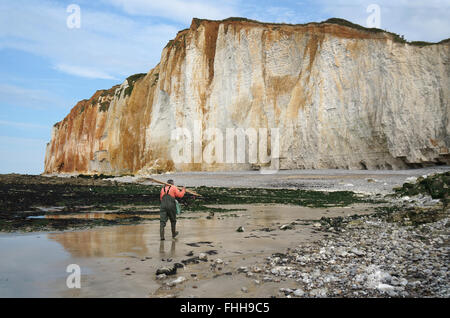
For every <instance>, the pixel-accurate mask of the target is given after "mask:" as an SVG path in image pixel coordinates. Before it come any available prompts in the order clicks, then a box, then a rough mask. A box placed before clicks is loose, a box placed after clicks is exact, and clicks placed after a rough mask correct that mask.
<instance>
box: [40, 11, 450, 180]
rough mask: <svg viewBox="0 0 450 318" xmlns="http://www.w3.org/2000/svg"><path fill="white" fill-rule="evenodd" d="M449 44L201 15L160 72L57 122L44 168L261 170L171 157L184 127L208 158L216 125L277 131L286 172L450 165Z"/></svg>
mask: <svg viewBox="0 0 450 318" xmlns="http://www.w3.org/2000/svg"><path fill="white" fill-rule="evenodd" d="M449 47H450V42H449V41H448V40H445V41H442V42H439V43H434V44H431V43H423V42H412V43H408V42H406V41H404V40H403V39H402V38H400V37H398V36H397V35H395V34H392V33H389V32H385V31H382V30H378V29H366V28H363V27H361V26H358V25H354V24H351V23H350V22H347V21H345V20H340V19H330V20H328V21H325V22H322V23H309V24H305V25H287V24H269V23H260V22H257V21H251V20H247V19H241V18H230V19H226V20H223V21H210V20H199V19H194V20H193V21H192V25H191V27H190V28H189V29H186V30H183V31H180V32H179V33H178V34H177V36H176V37H175V39H174V40H171V41H170V42H169V43H168V44H167V46H166V47H165V48H164V50H163V52H162V55H161V61H160V63H159V64H158V65H157V66H156V67H155V68H154V69H152V70H151V71H150V72H148V73H147V74H136V75H133V76H130V77H129V78H127V79H126V80H125V81H124V82H123V83H122V84H121V85H118V86H114V87H112V88H111V89H109V90H100V91H97V92H96V93H95V94H94V95H93V96H92V97H91V98H90V99H89V100H83V101H80V102H79V103H78V104H77V105H76V106H75V107H74V108H73V109H72V110H71V112H70V113H69V115H67V117H66V118H65V119H64V120H63V121H61V122H59V123H57V124H55V126H54V128H53V132H52V138H51V141H50V142H49V143H48V145H47V151H46V158H45V173H106V174H124V173H150V172H158V171H168V170H181V171H193V170H204V171H214V170H238V169H251V168H255V167H257V166H258V163H257V164H256V165H255V164H251V163H249V162H247V161H248V160H246V162H244V163H236V160H235V161H233V163H227V162H226V161H225V159H224V160H222V161H221V160H219V159H218V160H216V161H215V162H211V161H206V160H202V158H200V159H199V158H198V157H197V159H196V158H195V155H192V158H193V159H192V162H189V161H185V162H180V161H179V160H174V158H173V148H174V147H175V145H176V140H174V139H173V138H171V134H172V132H173V131H174V130H175V129H176V128H183V129H187V130H188V131H189V132H193V133H192V136H193V138H195V137H197V139H200V142H201V149H200V155H201V154H202V153H203V152H202V151H205V150H206V149H207V148H208V147H209V146H210V144H211V143H212V141H211V138H209V137H211V136H208V133H206V132H207V131H208V129H210V128H213V129H219V130H220V131H221V132H223V135H224V136H225V132H226V129H227V128H243V129H247V128H254V129H256V131H258V129H259V128H268V129H270V128H278V129H279V139H278V140H279V156H278V157H279V167H280V168H281V169H303V168H305V169H321V168H344V169H399V168H407V167H418V166H423V165H430V164H443V163H445V164H449V163H450V154H449V148H450V137H449V131H450V118H449V116H450V107H449V87H450V83H449V79H450V64H449ZM196 125H197V126H198V127H199V128H198V129H197V130H196V127H195V126H196ZM196 131H199V133H198V134H197V136H196V134H195V132H196ZM259 137H260V138H261V136H259ZM270 138H274V137H272V135H270V134H269V137H268V138H267V137H266V142H267V144H268V145H269V149H268V150H267V151H268V153H270V145H271V144H272V142H273V140H272V141H271V140H270ZM216 141H217V139H216ZM208 142H209V143H208ZM214 145H216V144H214ZM194 148H195V146H194ZM213 148H214V147H213ZM216 148H217V149H218V146H216ZM224 148H225V146H224ZM217 149H215V148H214V150H213V151H212V152H213V153H214V154H217V153H219V154H220V152H218V150H217ZM197 150H198V149H197ZM209 150H210V151H211V149H209ZM193 153H195V149H194V151H193ZM224 153H226V150H225V151H224ZM218 158H219V157H218ZM224 158H225V154H224ZM260 163H261V162H260Z"/></svg>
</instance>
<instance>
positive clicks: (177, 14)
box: [104, 0, 237, 23]
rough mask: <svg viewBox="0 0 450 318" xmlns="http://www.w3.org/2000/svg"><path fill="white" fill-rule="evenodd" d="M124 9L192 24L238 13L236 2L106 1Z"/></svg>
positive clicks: (105, 0)
mask: <svg viewBox="0 0 450 318" xmlns="http://www.w3.org/2000/svg"><path fill="white" fill-rule="evenodd" d="M104 2H107V3H110V4H112V5H115V6H117V7H120V8H122V9H123V10H125V12H127V13H128V14H132V15H146V16H156V17H163V18H166V19H169V20H172V21H178V22H182V23H190V22H191V20H192V18H194V17H196V18H203V19H215V20H217V19H224V18H228V17H230V16H235V15H236V13H237V8H236V4H237V3H236V1H230V0H228V1H214V2H213V1H208V0H193V1H183V0H164V1H154V0H151V1H146V0H104Z"/></svg>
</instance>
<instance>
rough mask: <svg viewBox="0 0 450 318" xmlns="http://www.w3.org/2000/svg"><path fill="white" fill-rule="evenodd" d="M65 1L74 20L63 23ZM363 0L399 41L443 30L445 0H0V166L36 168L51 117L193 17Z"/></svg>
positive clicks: (359, 17)
mask: <svg viewBox="0 0 450 318" xmlns="http://www.w3.org/2000/svg"><path fill="white" fill-rule="evenodd" d="M71 4H76V5H78V6H79V8H80V10H81V11H80V23H81V24H80V28H68V27H67V23H66V22H67V18H68V17H69V16H70V14H71V12H67V8H68V6H69V5H71ZM370 4H377V5H378V6H379V8H380V17H381V28H382V29H386V30H388V31H392V32H395V33H398V34H401V35H404V36H405V37H406V39H407V40H409V41H418V40H423V41H432V42H435V41H440V40H442V39H445V38H448V37H449V36H450V35H449V33H450V32H449V31H450V22H449V21H450V20H449V19H448V16H450V1H449V0H428V1H406V0H399V1H396V0H390V1H387V0H379V1H376V0H370V1H363V0H352V1H350V0H316V1H295V0H288V1H268V0H228V1H227V0H225V1H223V0H222V1H206V0H192V1H188V0H164V1H156V0H100V1H87V0H79V1H75V0H70V1H62V0H61V1H50V0H39V1H34V0H27V1H22V0H15V1H7V0H0V160H1V161H0V173H11V172H15V173H28V174H39V173H41V172H42V171H43V167H44V156H45V146H46V143H47V142H48V141H49V140H50V135H51V128H52V126H53V124H54V123H56V122H58V121H60V120H62V119H63V118H64V117H65V116H66V115H67V114H68V112H69V111H70V109H71V108H72V107H73V106H74V105H75V104H76V102H77V101H79V100H81V99H85V98H89V97H91V95H92V94H93V93H94V92H95V91H96V90H98V89H102V88H110V87H111V86H113V85H115V84H118V83H121V82H122V81H123V80H124V79H125V78H126V77H128V76H129V75H131V74H135V73H144V72H148V71H149V70H150V69H151V68H152V67H154V66H155V65H156V64H157V63H158V62H159V59H160V55H161V51H162V48H163V47H164V46H165V45H166V43H167V42H168V41H169V40H170V39H172V38H173V37H174V36H175V35H176V33H177V32H178V31H179V30H181V29H185V28H187V27H189V25H190V23H191V20H192V18H193V17H198V18H207V19H223V18H227V17H230V16H241V17H247V18H250V19H255V20H259V21H264V22H286V23H307V22H312V21H317V22H318V21H323V20H326V19H328V18H331V17H339V18H344V19H347V20H350V21H352V22H354V23H358V24H361V25H364V26H366V21H367V17H368V16H369V15H370V13H368V12H367V11H366V10H367V8H368V6H369V5H370Z"/></svg>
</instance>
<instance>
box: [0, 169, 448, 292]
mask: <svg viewBox="0 0 450 318" xmlns="http://www.w3.org/2000/svg"><path fill="white" fill-rule="evenodd" d="M449 173H450V172H449V171H448V169H447V168H446V167H442V168H427V169H419V170H404V171H398V172H397V171H391V172H389V173H387V172H377V171H368V172H364V173H363V172H361V171H356V172H352V171H346V172H344V171H335V172H334V174H332V173H329V172H327V174H326V175H325V174H322V173H321V172H320V171H303V172H301V171H294V172H292V171H291V172H282V173H281V174H280V175H272V176H263V177H261V178H260V179H259V178H258V177H252V178H245V180H243V181H241V182H240V183H239V184H240V186H241V187H237V188H236V187H230V182H233V181H232V180H238V179H242V176H240V177H239V175H238V174H237V173H228V174H227V173H223V174H222V175H219V176H216V177H215V178H214V179H213V175H210V174H208V173H204V174H202V173H197V174H195V173H194V174H189V176H188V178H186V179H183V174H180V175H176V174H171V175H170V176H171V178H174V179H175V180H180V181H181V182H186V184H187V185H191V186H194V185H195V184H196V183H208V182H210V183H213V182H216V183H215V184H214V185H215V186H212V185H211V184H208V185H209V186H210V187H194V189H195V190H196V191H197V192H199V193H200V194H202V195H203V198H192V197H190V198H185V200H184V201H183V211H184V213H182V214H181V215H180V216H179V221H178V224H179V229H180V232H181V233H182V234H181V236H180V237H179V238H178V239H176V240H172V241H170V240H169V241H167V242H161V243H160V242H159V237H158V230H159V208H158V204H159V201H158V200H159V198H158V193H159V189H160V187H159V186H155V185H151V184H150V183H149V182H148V181H142V177H139V178H138V177H133V176H124V177H119V178H117V177H114V178H111V177H106V176H78V177H75V176H72V177H64V178H62V177H56V176H53V177H44V176H21V175H4V176H2V178H1V180H2V182H1V190H2V191H3V196H2V198H3V199H2V211H3V212H2V215H1V222H0V224H1V226H2V227H1V231H2V232H4V233H3V234H1V235H0V242H8V241H10V242H21V241H24V242H25V241H30V240H31V242H32V244H31V246H33V245H34V244H37V245H39V244H44V245H47V244H51V245H54V244H57V246H58V247H57V248H56V246H55V247H53V248H51V249H48V250H47V252H48V253H50V254H51V257H50V259H52V258H56V259H59V258H63V259H65V261H63V263H67V264H70V263H76V264H79V265H80V266H81V268H82V269H85V270H84V271H83V272H82V273H83V274H82V279H81V281H82V286H83V288H81V289H76V290H71V289H67V288H64V287H62V286H63V283H64V281H65V280H64V279H65V278H64V274H60V275H61V276H62V277H60V278H58V277H56V276H55V277H53V276H52V275H50V273H48V274H49V276H50V277H51V279H50V282H49V283H48V286H47V287H46V288H45V289H44V290H39V291H36V292H37V293H38V295H40V296H48V295H52V296H55V295H57V296H63V297H289V298H290V297H449V285H450V284H449V277H448V263H449V256H448V255H449V245H448V236H449V230H448V220H449V208H448V183H449V178H450V175H449ZM243 175H245V173H244V174H243ZM161 177H163V176H159V178H161ZM205 180H206V181H205ZM207 180H210V181H207ZM213 180H214V181H213ZM255 180H256V181H255ZM258 180H259V181H258ZM284 180H289V182H290V184H289V186H288V187H286V184H285V183H284V182H285V181H284ZM248 182H252V187H251V188H250V187H249V188H246V187H245V186H248ZM257 182H261V184H260V186H259V187H258V186H255V183H257ZM280 183H281V184H282V186H281V187H280ZM220 184H222V185H226V187H219V185H220ZM349 184H353V187H350V186H348V185H349ZM359 184H361V186H359ZM386 185H389V186H386ZM283 186H284V187H285V188H283ZM319 186H320V188H321V190H318V188H319ZM340 187H341V188H342V189H341V188H340ZM380 187H382V188H386V189H385V192H384V193H383V194H381V193H380V192H381V191H380ZM325 188H327V189H325ZM348 188H352V191H349V190H345V189H348ZM21 189H22V190H21ZM21 191H23V192H21ZM24 193H26V194H27V195H24ZM14 195H16V196H14ZM8 196H9V200H8V199H7V198H8ZM20 198H22V199H20ZM16 244H19V243H16ZM8 246H10V244H6V243H5V244H0V249H1V252H2V255H5V256H6V257H7V258H8V255H10V256H11V257H10V259H14V256H13V255H17V250H16V249H14V250H11V249H10V248H9V247H8ZM12 246H14V244H13V245H12ZM61 248H62V250H61ZM23 249H25V247H24V248H23ZM12 253H13V254H12ZM61 253H62V254H61ZM23 257H24V259H22V258H21V259H20V262H19V263H21V264H22V263H23V264H26V263H28V262H31V261H32V259H27V257H26V256H23ZM29 257H32V255H30V256H29ZM14 264H16V265H14V266H12V265H8V262H4V263H3V264H2V265H1V267H2V268H1V273H2V274H1V277H0V294H2V295H3V296H8V295H10V296H11V295H14V293H13V294H10V293H11V292H12V289H10V288H8V287H10V286H11V284H18V286H22V284H21V283H20V280H21V279H20V278H17V277H16V275H17V273H18V272H21V271H22V270H25V268H22V267H24V266H26V265H20V266H18V265H17V262H16V263H14ZM10 266H11V267H10ZM61 266H62V265H61V264H60V265H57V264H56V262H55V264H48V267H47V268H48V271H50V270H52V271H56V272H59V273H62V272H63V270H64V268H63V267H61ZM56 269H58V270H56ZM14 273H15V274H14ZM19 276H20V275H19ZM34 279H37V278H34ZM37 280H38V279H37ZM32 281H33V280H32ZM22 283H23V282H22ZM217 284H220V286H222V288H221V289H220V290H218V289H217ZM23 286H28V285H27V284H25V285H23ZM24 288H25V287H24ZM27 288H29V286H28V287H27ZM30 290H33V289H32V288H31V289H30ZM20 292H24V290H22V291H20Z"/></svg>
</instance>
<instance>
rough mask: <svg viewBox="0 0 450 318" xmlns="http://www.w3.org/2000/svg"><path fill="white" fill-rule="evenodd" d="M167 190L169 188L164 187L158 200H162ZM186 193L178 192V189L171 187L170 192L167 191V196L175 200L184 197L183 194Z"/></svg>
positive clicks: (184, 191)
mask: <svg viewBox="0 0 450 318" xmlns="http://www.w3.org/2000/svg"><path fill="white" fill-rule="evenodd" d="M168 189H169V186H165V187H163V188H162V189H161V194H160V195H159V199H160V200H162V198H163V196H164V194H165V193H166V191H167V190H168ZM185 193H186V189H183V190H181V191H180V190H178V188H177V187H176V186H174V185H173V186H171V187H170V190H169V195H170V196H171V197H172V198H174V199H176V198H182V197H184V194H185Z"/></svg>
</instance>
